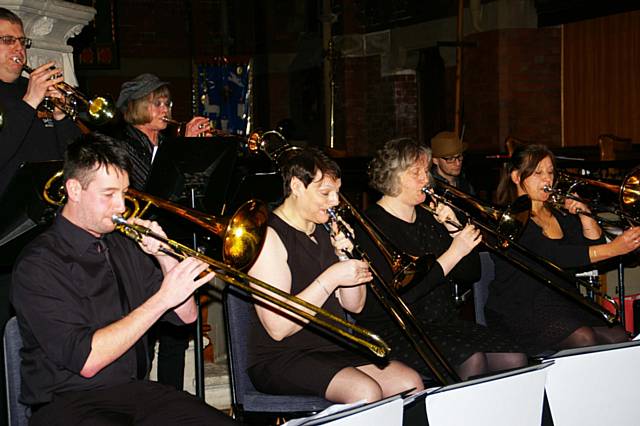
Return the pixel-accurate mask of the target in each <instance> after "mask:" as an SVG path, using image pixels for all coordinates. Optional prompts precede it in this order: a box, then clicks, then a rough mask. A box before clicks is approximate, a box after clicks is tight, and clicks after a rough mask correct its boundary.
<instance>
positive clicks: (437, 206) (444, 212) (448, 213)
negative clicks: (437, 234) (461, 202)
mask: <svg viewBox="0 0 640 426" xmlns="http://www.w3.org/2000/svg"><path fill="white" fill-rule="evenodd" d="M429 206H430V207H431V209H432V210H433V211H434V215H433V217H434V218H435V219H436V220H437V221H438V222H440V223H441V224H443V225H444V226H445V227H446V228H447V230H448V231H449V233H450V234H452V235H454V234H455V233H456V232H458V231H460V230H461V229H462V225H461V224H460V221H458V217H457V216H456V214H455V213H454V212H453V209H452V208H451V207H449V206H448V205H446V204H445V203H436V202H434V201H432V202H431V203H429Z"/></svg>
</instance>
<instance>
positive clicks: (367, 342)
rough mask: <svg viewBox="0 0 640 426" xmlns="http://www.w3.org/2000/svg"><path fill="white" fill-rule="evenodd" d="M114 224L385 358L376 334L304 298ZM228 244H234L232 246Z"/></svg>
mask: <svg viewBox="0 0 640 426" xmlns="http://www.w3.org/2000/svg"><path fill="white" fill-rule="evenodd" d="M113 222H114V223H115V224H116V230H117V231H119V232H121V233H123V234H124V235H126V236H127V237H129V238H132V239H134V240H136V241H140V240H141V239H142V237H143V236H149V237H151V238H155V239H156V240H158V241H160V242H162V243H164V244H165V245H166V247H163V248H162V249H161V250H162V251H163V252H164V253H165V254H168V255H169V256H172V257H175V258H177V259H180V260H182V259H185V258H187V257H194V258H196V259H199V260H201V261H203V262H204V263H206V264H208V265H209V266H210V268H209V269H208V270H207V272H209V271H215V272H216V277H218V278H220V279H221V280H223V281H225V282H226V283H228V284H230V285H232V286H234V287H238V288H240V289H242V290H244V291H245V292H247V293H249V294H251V295H253V296H254V297H255V298H257V299H259V300H262V301H267V302H269V303H273V304H274V305H277V306H278V307H280V308H282V309H284V310H285V311H287V312H289V313H292V314H295V315H297V316H299V317H301V318H304V319H305V320H307V321H309V322H310V323H313V324H314V325H316V326H318V327H320V328H321V329H323V330H326V331H329V332H331V333H332V334H335V335H337V336H340V337H342V338H343V339H345V340H347V341H349V342H351V343H353V344H356V345H360V346H362V347H365V348H366V349H368V350H369V351H370V352H371V353H373V354H374V355H375V356H377V357H379V358H384V357H386V356H387V355H388V354H389V352H390V349H389V346H388V345H387V344H386V343H385V342H384V341H383V340H382V339H381V338H380V337H378V336H377V335H376V334H374V333H372V332H370V331H369V330H367V329H364V328H362V327H359V326H357V325H355V324H351V323H350V322H348V321H346V320H344V319H342V318H340V317H337V316H335V315H333V314H331V313H330V312H328V311H326V310H324V309H322V308H319V307H317V306H315V305H313V304H311V303H309V302H307V301H305V300H303V299H300V298H299V297H296V296H293V295H291V294H289V293H287V292H285V291H282V290H280V289H279V288H277V287H274V286H272V285H270V284H267V283H266V282H264V281H261V280H258V279H257V278H254V277H251V276H249V275H247V274H245V273H243V272H241V271H239V270H237V269H234V268H232V267H230V266H228V265H227V264H225V263H223V262H220V261H217V260H215V259H212V258H210V257H208V256H205V255H204V254H202V253H200V252H198V251H196V250H193V249H191V248H189V247H187V246H185V245H183V244H180V243H179V242H177V241H174V240H171V239H168V238H165V237H163V236H162V235H159V234H157V233H155V232H153V231H152V230H150V229H149V228H146V227H144V226H140V225H136V224H132V223H129V222H127V220H126V219H124V218H123V217H120V216H113ZM248 228H253V227H248ZM231 234H232V235H228V236H225V238H224V240H225V244H228V243H229V241H228V240H229V239H233V238H234V237H237V235H235V234H233V233H231ZM230 244H231V245H234V244H233V243H230ZM249 283H251V284H249ZM285 300H286V301H285Z"/></svg>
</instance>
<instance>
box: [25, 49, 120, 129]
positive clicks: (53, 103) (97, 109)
mask: <svg viewBox="0 0 640 426" xmlns="http://www.w3.org/2000/svg"><path fill="white" fill-rule="evenodd" d="M13 61H14V62H15V63H17V64H21V65H22V69H23V70H24V71H25V72H26V73H27V74H31V73H32V72H33V68H31V67H30V66H29V65H27V64H26V63H22V61H21V60H20V59H19V58H13ZM52 69H53V67H52ZM55 88H56V89H57V90H58V92H60V93H61V94H62V95H63V98H62V99H58V98H45V101H48V103H45V104H44V107H45V108H46V109H48V110H50V111H51V112H53V108H55V107H57V108H59V109H60V110H61V111H63V112H64V113H65V114H67V115H68V116H69V117H70V118H71V119H72V120H76V119H77V118H78V113H79V112H80V106H81V105H82V106H84V107H86V108H87V113H88V116H87V117H88V120H89V122H91V123H92V124H95V125H97V126H100V125H103V124H106V123H107V122H109V121H110V120H112V119H113V117H115V114H116V109H115V106H114V104H113V102H112V101H111V100H110V99H108V98H106V97H103V96H94V97H93V98H91V99H89V98H88V97H87V96H85V95H84V94H83V93H82V92H80V91H79V90H78V89H76V88H75V87H73V86H71V85H70V84H69V83H66V82H64V81H63V82H60V83H57V84H56V85H55ZM49 104H50V105H49Z"/></svg>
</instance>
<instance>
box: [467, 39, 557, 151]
mask: <svg viewBox="0 0 640 426" xmlns="http://www.w3.org/2000/svg"><path fill="white" fill-rule="evenodd" d="M467 40H469V41H476V42H477V43H478V46H477V47H475V48H468V49H466V50H465V56H464V77H463V79H464V90H463V94H464V95H463V96H464V97H463V99H464V114H465V115H464V122H465V123H466V136H465V139H467V141H469V142H470V143H471V144H472V146H473V147H477V148H478V149H488V150H495V149H496V148H501V147H502V143H503V142H504V139H505V138H506V137H507V136H509V135H511V136H514V137H516V138H519V139H523V140H528V141H536V142H543V143H546V144H548V145H549V146H560V143H561V79H560V42H561V41H560V30H559V29H558V28H539V29H509V30H500V31H489V32H485V33H480V34H474V35H472V36H470V37H467Z"/></svg>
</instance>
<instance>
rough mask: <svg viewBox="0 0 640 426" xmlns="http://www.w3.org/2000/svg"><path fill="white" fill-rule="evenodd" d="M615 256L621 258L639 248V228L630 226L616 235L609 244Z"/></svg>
mask: <svg viewBox="0 0 640 426" xmlns="http://www.w3.org/2000/svg"><path fill="white" fill-rule="evenodd" d="M610 244H611V245H612V246H613V247H614V250H615V251H616V252H617V255H619V256H621V255H624V254H627V253H630V252H632V251H634V250H637V249H638V248H640V227H638V226H632V227H631V228H628V229H626V230H625V231H624V232H623V233H622V234H620V235H618V236H617V237H616V238H615V239H614V240H613V241H612V242H611V243H610Z"/></svg>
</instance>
